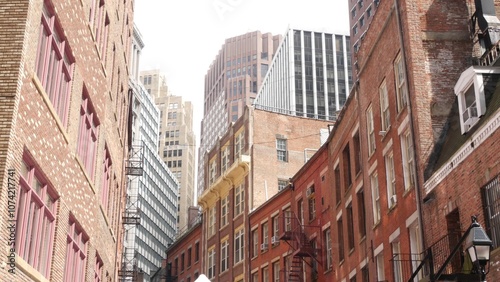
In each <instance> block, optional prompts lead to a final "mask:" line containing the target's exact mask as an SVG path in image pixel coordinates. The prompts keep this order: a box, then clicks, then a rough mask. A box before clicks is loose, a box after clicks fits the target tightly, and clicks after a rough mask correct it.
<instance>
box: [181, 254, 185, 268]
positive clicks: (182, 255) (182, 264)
mask: <svg viewBox="0 0 500 282" xmlns="http://www.w3.org/2000/svg"><path fill="white" fill-rule="evenodd" d="M184 258H185V256H184V253H182V254H181V272H184Z"/></svg>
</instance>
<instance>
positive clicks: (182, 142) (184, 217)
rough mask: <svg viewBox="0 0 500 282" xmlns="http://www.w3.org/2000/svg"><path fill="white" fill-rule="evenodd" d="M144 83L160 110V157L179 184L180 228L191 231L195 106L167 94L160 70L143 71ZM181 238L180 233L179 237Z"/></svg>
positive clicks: (178, 225) (193, 185)
mask: <svg viewBox="0 0 500 282" xmlns="http://www.w3.org/2000/svg"><path fill="white" fill-rule="evenodd" d="M140 81H142V82H143V83H144V85H145V87H146V89H147V91H148V92H149V93H150V94H151V96H152V97H153V98H154V101H155V103H156V106H157V107H158V109H159V110H160V133H159V146H158V149H159V154H160V156H161V157H162V158H163V161H164V162H165V163H166V164H167V166H168V168H169V169H170V171H172V173H173V174H174V175H175V177H176V178H177V180H178V181H179V185H180V188H179V206H178V207H177V208H178V215H177V228H178V231H181V230H183V229H185V228H188V224H189V222H188V210H189V207H190V206H192V205H194V190H195V153H196V136H195V134H194V131H193V105H192V103H191V102H190V101H184V100H183V98H182V96H175V95H171V93H169V92H168V87H167V83H166V78H165V75H163V74H162V73H160V71H159V70H151V71H141V76H140ZM178 234H179V233H178Z"/></svg>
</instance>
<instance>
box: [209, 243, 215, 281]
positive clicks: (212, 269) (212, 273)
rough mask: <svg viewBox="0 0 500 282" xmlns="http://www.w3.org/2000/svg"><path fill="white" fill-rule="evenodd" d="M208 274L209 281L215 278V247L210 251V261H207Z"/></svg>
mask: <svg viewBox="0 0 500 282" xmlns="http://www.w3.org/2000/svg"><path fill="white" fill-rule="evenodd" d="M207 262H208V263H207V268H208V270H207V273H208V279H213V278H215V247H212V248H211V249H210V250H208V260H207Z"/></svg>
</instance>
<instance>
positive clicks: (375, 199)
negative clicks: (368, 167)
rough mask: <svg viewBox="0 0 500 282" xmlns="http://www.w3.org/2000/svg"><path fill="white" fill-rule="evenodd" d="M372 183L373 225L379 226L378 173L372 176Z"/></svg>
mask: <svg viewBox="0 0 500 282" xmlns="http://www.w3.org/2000/svg"><path fill="white" fill-rule="evenodd" d="M370 183H371V188H372V206H373V223H374V224H377V223H378V222H379V221H380V193H379V189H378V175H377V173H376V172H375V173H373V174H372V175H371V176H370Z"/></svg>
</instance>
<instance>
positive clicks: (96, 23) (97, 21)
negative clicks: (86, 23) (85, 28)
mask: <svg viewBox="0 0 500 282" xmlns="http://www.w3.org/2000/svg"><path fill="white" fill-rule="evenodd" d="M97 1H99V7H98V8H97V10H95V14H94V10H91V15H90V16H91V20H90V24H91V25H93V32H94V36H95V41H96V43H97V46H98V48H99V53H100V55H101V59H102V61H105V59H106V51H107V50H106V48H107V44H108V31H109V17H108V13H107V12H106V9H105V7H104V0H94V1H93V2H94V3H92V6H93V7H95V5H96V2H97Z"/></svg>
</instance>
